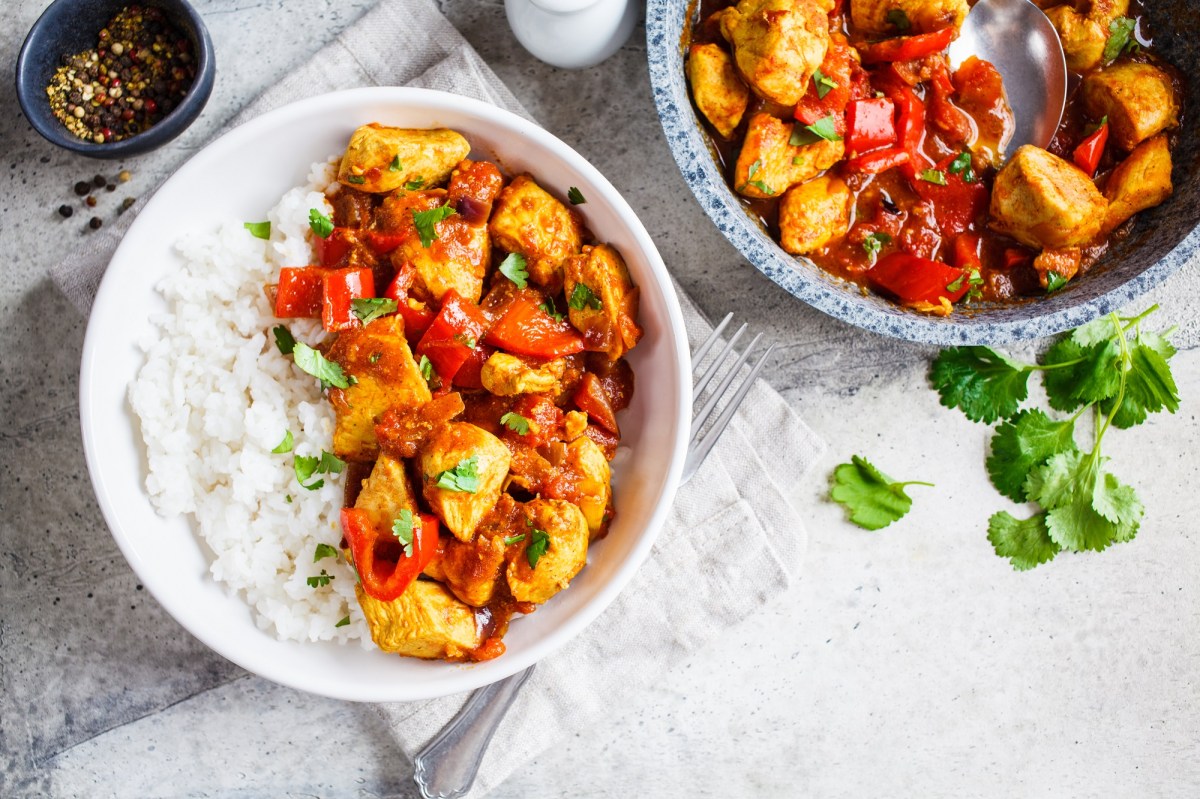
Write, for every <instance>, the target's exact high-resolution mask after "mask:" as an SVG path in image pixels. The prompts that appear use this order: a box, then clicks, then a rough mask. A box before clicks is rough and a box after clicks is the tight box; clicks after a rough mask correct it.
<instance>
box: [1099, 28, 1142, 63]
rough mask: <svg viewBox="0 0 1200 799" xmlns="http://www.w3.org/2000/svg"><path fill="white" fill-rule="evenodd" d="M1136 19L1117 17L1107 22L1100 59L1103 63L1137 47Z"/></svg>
mask: <svg viewBox="0 0 1200 799" xmlns="http://www.w3.org/2000/svg"><path fill="white" fill-rule="evenodd" d="M1136 30H1137V20H1136V19H1130V18H1129V17H1117V18H1116V19H1114V20H1113V21H1112V22H1110V23H1108V39H1107V40H1105V42H1104V53H1103V54H1102V60H1103V62H1104V63H1105V64H1107V63H1108V62H1109V61H1112V60H1114V59H1116V58H1117V57H1118V56H1120V55H1121V53H1124V52H1132V51H1133V50H1135V49H1136V48H1137V47H1138V41H1137V37H1136V36H1135V35H1134V32H1135V31H1136Z"/></svg>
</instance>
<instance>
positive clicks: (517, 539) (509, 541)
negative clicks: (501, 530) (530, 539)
mask: <svg viewBox="0 0 1200 799" xmlns="http://www.w3.org/2000/svg"><path fill="white" fill-rule="evenodd" d="M524 540H525V534H524V533H521V534H520V535H510V536H509V537H508V538H505V539H504V546H506V547H510V546H512V545H513V544H519V543H521V542H522V541H524Z"/></svg>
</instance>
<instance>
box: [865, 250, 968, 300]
mask: <svg viewBox="0 0 1200 799" xmlns="http://www.w3.org/2000/svg"><path fill="white" fill-rule="evenodd" d="M965 275H966V273H965V272H963V270H961V269H958V268H955V267H953V266H949V265H947V264H943V263H941V262H939V261H931V260H929V259H927V258H918V257H917V256H915V255H909V254H908V253H902V252H894V253H892V254H891V255H886V256H884V257H883V258H880V259H879V261H878V263H876V264H875V266H873V267H871V269H870V270H869V271H868V272H867V279H868V280H870V281H871V283H872V284H873V285H875V286H877V287H879V288H881V289H883V290H885V291H887V292H888V293H890V294H894V295H895V296H897V297H899V298H900V300H901V301H902V302H905V303H910V304H911V303H917V302H928V303H931V304H934V305H936V304H937V303H938V302H939V300H940V298H942V297H947V298H948V299H949V300H950V301H951V302H955V301H956V300H958V299H960V298H961V297H962V296H963V295H964V294H966V293H967V289H968V285H967V280H966V277H965ZM952 285H953V286H955V288H954V290H951V289H949V288H947V287H948V286H952Z"/></svg>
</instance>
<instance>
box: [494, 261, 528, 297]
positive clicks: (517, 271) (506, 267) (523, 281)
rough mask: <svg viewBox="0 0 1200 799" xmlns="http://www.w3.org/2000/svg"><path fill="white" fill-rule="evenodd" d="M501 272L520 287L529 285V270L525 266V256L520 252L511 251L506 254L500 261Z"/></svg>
mask: <svg viewBox="0 0 1200 799" xmlns="http://www.w3.org/2000/svg"><path fill="white" fill-rule="evenodd" d="M500 274H502V275H504V276H505V277H506V278H508V279H509V280H511V281H512V282H513V283H515V284H516V285H517V288H519V289H523V288H525V287H526V286H528V285H529V270H527V269H526V268H525V257H524V256H523V255H521V254H520V253H515V252H510V253H509V254H508V255H507V256H505V258H504V260H503V261H501V262H500Z"/></svg>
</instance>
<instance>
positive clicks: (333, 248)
mask: <svg viewBox="0 0 1200 799" xmlns="http://www.w3.org/2000/svg"><path fill="white" fill-rule="evenodd" d="M354 233H355V231H354V230H353V229H352V228H345V227H335V228H334V229H333V232H331V233H330V234H329V236H328V237H327V238H321V237H320V236H317V235H315V234H314V235H313V237H312V247H313V255H315V256H316V260H317V263H318V264H320V265H321V266H337V265H338V264H339V263H341V260H342V259H343V258H345V257H346V253H348V252H350V247H351V246H352V245H353V244H354Z"/></svg>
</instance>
